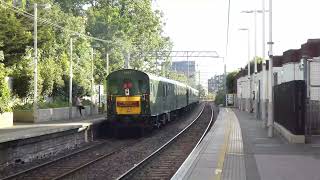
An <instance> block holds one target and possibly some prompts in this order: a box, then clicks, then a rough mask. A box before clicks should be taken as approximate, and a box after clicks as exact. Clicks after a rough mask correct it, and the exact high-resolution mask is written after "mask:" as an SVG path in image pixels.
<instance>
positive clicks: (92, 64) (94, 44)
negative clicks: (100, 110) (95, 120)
mask: <svg viewBox="0 0 320 180" xmlns="http://www.w3.org/2000/svg"><path fill="white" fill-rule="evenodd" d="M99 47H100V45H99V44H97V43H93V44H92V46H91V91H92V94H91V110H90V111H91V115H92V114H93V108H94V104H95V103H94V95H95V90H94V63H93V61H94V49H97V48H99Z"/></svg>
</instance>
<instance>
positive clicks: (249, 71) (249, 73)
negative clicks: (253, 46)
mask: <svg viewBox="0 0 320 180" xmlns="http://www.w3.org/2000/svg"><path fill="white" fill-rule="evenodd" d="M239 31H247V32H248V79H249V100H250V102H251V78H250V75H251V67H250V29H249V28H240V29H239ZM251 108H252V107H251V103H249V111H250V110H251Z"/></svg>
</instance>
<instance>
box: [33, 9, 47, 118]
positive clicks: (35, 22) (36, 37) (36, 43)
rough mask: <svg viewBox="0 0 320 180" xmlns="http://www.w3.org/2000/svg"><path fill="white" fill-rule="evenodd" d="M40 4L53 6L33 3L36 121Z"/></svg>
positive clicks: (36, 112)
mask: <svg viewBox="0 0 320 180" xmlns="http://www.w3.org/2000/svg"><path fill="white" fill-rule="evenodd" d="M38 6H39V7H43V8H45V9H49V8H50V7H51V6H50V5H49V4H43V5H38V4H37V3H34V4H33V13H34V15H33V17H34V20H33V21H34V23H33V29H34V32H33V39H34V41H33V43H34V44H33V45H34V59H33V63H34V67H33V68H34V69H33V71H34V84H33V88H34V94H33V118H34V121H35V122H36V121H37V120H38Z"/></svg>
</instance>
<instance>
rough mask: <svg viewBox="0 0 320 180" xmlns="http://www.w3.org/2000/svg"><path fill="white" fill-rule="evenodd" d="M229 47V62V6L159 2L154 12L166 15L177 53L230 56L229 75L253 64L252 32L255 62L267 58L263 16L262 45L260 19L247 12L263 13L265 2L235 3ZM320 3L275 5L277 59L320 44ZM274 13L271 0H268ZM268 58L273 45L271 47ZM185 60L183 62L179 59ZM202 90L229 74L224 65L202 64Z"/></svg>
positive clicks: (202, 0) (296, 0)
mask: <svg viewBox="0 0 320 180" xmlns="http://www.w3.org/2000/svg"><path fill="white" fill-rule="evenodd" d="M230 4H231V6H230V7H231V8H230V30H229V45H228V48H227V51H228V53H227V56H226V39H227V8H228V0H154V1H153V6H154V8H155V9H159V10H161V11H162V12H163V13H164V21H165V22H166V26H165V27H164V31H165V35H167V36H169V37H170V38H171V41H172V42H173V44H174V47H173V50H198V51H203V50H207V51H208V50H209V51H217V52H218V54H219V55H220V56H224V57H225V56H226V58H225V61H226V64H227V71H228V72H230V71H233V70H236V69H239V68H241V67H244V66H245V64H246V63H247V62H248V49H247V47H248V44H247V43H248V35H247V32H246V31H239V28H248V29H249V30H250V37H249V38H250V57H251V59H252V58H253V57H254V55H255V47H256V55H257V56H260V57H262V15H261V13H258V14H257V39H256V46H255V40H254V39H255V38H254V15H253V14H246V13H241V11H243V10H255V9H257V10H261V9H262V0H230ZM319 5H320V1H319V0H304V1H301V0H273V6H272V7H273V8H272V10H273V23H272V24H273V30H272V34H273V42H274V47H273V52H274V53H273V54H274V55H281V54H282V53H283V52H284V51H286V50H289V49H297V48H300V46H301V44H303V43H305V42H306V41H307V40H308V39H313V38H320V24H319V23H317V19H318V17H319V14H318V9H319ZM265 8H266V9H269V0H265ZM268 16H269V14H268V13H266V30H265V34H266V35H265V39H266V41H265V44H266V42H267V41H269V25H268V24H269V18H268ZM265 48H266V49H265V56H266V57H267V54H268V45H267V44H266V47H265ZM173 60H183V59H181V58H180V59H173ZM190 60H195V61H196V64H198V67H199V70H200V72H201V73H200V75H201V76H200V78H201V84H203V85H207V79H208V78H210V77H212V76H213V75H214V74H222V73H223V62H222V60H221V59H213V58H202V59H200V58H196V59H190Z"/></svg>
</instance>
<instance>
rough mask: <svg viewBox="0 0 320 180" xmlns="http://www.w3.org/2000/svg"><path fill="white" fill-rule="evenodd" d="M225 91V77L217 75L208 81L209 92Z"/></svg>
mask: <svg viewBox="0 0 320 180" xmlns="http://www.w3.org/2000/svg"><path fill="white" fill-rule="evenodd" d="M223 89H224V75H215V76H214V77H212V78H210V79H208V92H209V93H216V92H218V91H219V90H223Z"/></svg>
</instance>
